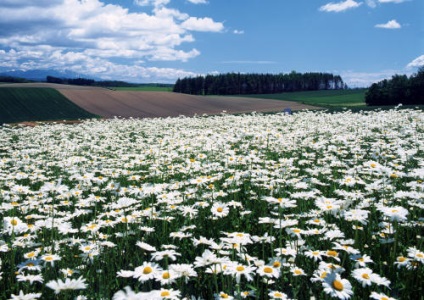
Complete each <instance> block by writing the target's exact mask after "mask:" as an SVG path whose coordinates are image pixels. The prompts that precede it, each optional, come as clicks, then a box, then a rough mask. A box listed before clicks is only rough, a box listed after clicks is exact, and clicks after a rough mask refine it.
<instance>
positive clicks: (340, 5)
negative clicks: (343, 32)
mask: <svg viewBox="0 0 424 300" xmlns="http://www.w3.org/2000/svg"><path fill="white" fill-rule="evenodd" d="M361 5H362V3H360V2H356V1H353V0H346V1H342V2H337V3H334V2H330V3H327V4H325V5H323V6H321V7H320V8H319V10H320V11H324V12H342V11H346V10H348V9H352V8H356V7H359V6H361Z"/></svg>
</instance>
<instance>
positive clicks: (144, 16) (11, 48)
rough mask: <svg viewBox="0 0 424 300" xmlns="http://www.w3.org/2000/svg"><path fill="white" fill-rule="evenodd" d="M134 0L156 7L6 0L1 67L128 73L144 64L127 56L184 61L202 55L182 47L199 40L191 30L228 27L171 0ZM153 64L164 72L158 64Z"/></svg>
mask: <svg viewBox="0 0 424 300" xmlns="http://www.w3.org/2000/svg"><path fill="white" fill-rule="evenodd" d="M195 2H196V1H195ZM197 2H198V3H200V1H197ZM134 3H135V4H138V5H141V6H152V10H151V12H150V13H149V12H148V11H146V10H143V11H142V12H130V11H129V10H128V9H126V8H124V7H122V6H120V5H114V4H105V3H104V2H103V0H83V1H81V0H37V1H32V0H3V1H1V2H0V10H1V11H2V17H1V18H0V52H1V53H0V54H1V56H2V59H1V60H0V67H1V68H2V69H3V70H4V69H6V68H8V69H11V68H14V69H29V68H41V69H46V68H61V69H64V68H67V69H70V70H73V69H84V71H86V74H91V73H96V74H95V75H97V76H99V77H101V75H104V76H111V75H112V73H111V71H112V70H113V71H116V72H117V73H119V74H122V75H125V76H127V75H126V73H125V72H119V69H120V68H122V69H126V70H129V69H131V70H133V69H134V68H135V69H136V70H138V69H139V68H142V67H140V66H138V67H134V66H127V67H125V65H124V64H125V63H124V61H126V62H127V63H128V64H132V62H133V61H134V60H136V61H147V62H149V61H182V62H185V61H187V60H190V59H191V58H194V57H196V56H198V55H200V51H198V50H197V49H195V48H194V47H192V48H191V49H190V47H187V46H185V47H183V48H182V47H181V46H182V45H183V44H190V43H193V42H194V41H195V37H194V36H193V32H199V31H201V32H220V31H223V30H224V25H223V23H221V22H216V21H214V20H213V19H212V18H209V17H194V16H190V15H189V14H186V13H183V12H181V11H179V10H177V9H171V8H168V7H166V5H167V4H168V3H170V0H134ZM1 49H3V50H1ZM118 60H119V61H120V62H119V63H117V61H118ZM88 66H91V67H92V68H93V69H92V70H90V68H88ZM142 70H143V72H147V70H150V68H147V67H145V68H144V69H142ZM154 70H155V74H161V72H160V69H154ZM82 71H83V70H80V71H79V72H81V73H83V72H82ZM100 71H102V72H104V73H103V74H101V72H100ZM181 72H182V71H179V70H176V71H172V72H171V73H172V74H174V73H181ZM135 73H136V72H135ZM135 73H134V74H135ZM116 75H117V76H118V74H116Z"/></svg>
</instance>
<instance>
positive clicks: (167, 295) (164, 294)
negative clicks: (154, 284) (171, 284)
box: [160, 291, 171, 297]
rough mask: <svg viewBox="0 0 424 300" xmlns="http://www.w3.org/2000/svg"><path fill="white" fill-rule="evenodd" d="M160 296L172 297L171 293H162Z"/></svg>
mask: <svg viewBox="0 0 424 300" xmlns="http://www.w3.org/2000/svg"><path fill="white" fill-rule="evenodd" d="M160 296H161V297H169V296H171V293H170V292H169V291H162V292H161V293H160Z"/></svg>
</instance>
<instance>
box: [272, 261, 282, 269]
mask: <svg viewBox="0 0 424 300" xmlns="http://www.w3.org/2000/svg"><path fill="white" fill-rule="evenodd" d="M272 267H273V268H279V267H281V263H280V262H279V261H278V260H277V261H274V263H273V264H272Z"/></svg>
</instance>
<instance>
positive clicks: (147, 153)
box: [0, 109, 424, 300]
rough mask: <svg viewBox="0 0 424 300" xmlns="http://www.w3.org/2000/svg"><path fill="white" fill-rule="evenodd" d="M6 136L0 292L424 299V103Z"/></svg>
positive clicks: (85, 125) (0, 131)
mask: <svg viewBox="0 0 424 300" xmlns="http://www.w3.org/2000/svg"><path fill="white" fill-rule="evenodd" d="M0 139H1V140H2V141H3V142H2V143H1V144H0V204H1V205H0V222H1V223H0V224H2V228H1V230H2V231H1V235H0V284H1V285H2V289H1V290H0V298H1V299H10V298H17V297H18V295H21V296H20V297H21V298H23V297H27V298H25V299H29V298H30V297H32V298H31V299H37V298H41V299H75V298H76V297H79V298H77V299H115V300H117V299H129V298H132V299H182V298H184V297H185V298H186V299H192V298H191V297H192V296H193V297H195V298H196V299H213V298H215V299H244V298H247V299H249V298H250V299H286V298H287V299H310V297H312V296H313V297H315V299H369V298H373V299H392V298H389V297H393V298H394V299H423V296H422V295H423V294H424V290H423V286H422V284H421V283H422V282H423V281H424V252H423V250H424V243H423V237H422V233H423V227H424V222H423V220H424V219H423V218H424V211H423V208H424V203H423V199H424V113H423V112H421V111H417V110H410V109H406V110H389V111H371V112H362V113H352V112H350V111H346V112H343V113H333V114H328V113H326V112H324V111H302V112H298V113H296V114H293V115H284V114H266V115H261V114H258V113H255V114H248V115H238V116H235V115H220V116H209V117H194V118H187V117H179V118H165V119H162V118H154V119H139V120H135V119H129V120H122V119H109V120H87V121H84V122H82V123H80V124H75V125H67V126H65V125H63V124H51V125H42V126H37V127H34V128H28V127H25V128H21V127H9V126H5V127H2V128H0Z"/></svg>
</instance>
